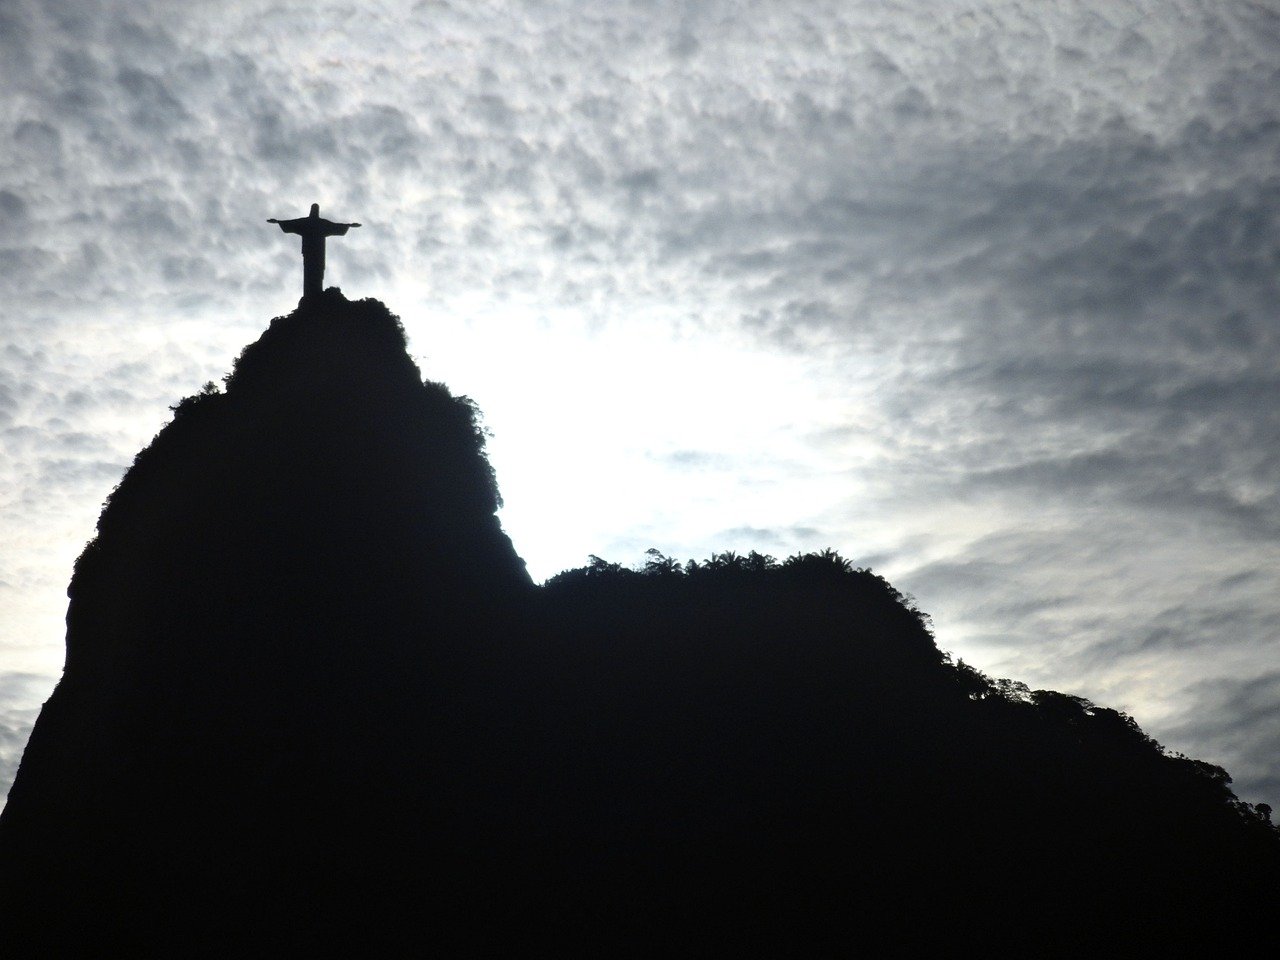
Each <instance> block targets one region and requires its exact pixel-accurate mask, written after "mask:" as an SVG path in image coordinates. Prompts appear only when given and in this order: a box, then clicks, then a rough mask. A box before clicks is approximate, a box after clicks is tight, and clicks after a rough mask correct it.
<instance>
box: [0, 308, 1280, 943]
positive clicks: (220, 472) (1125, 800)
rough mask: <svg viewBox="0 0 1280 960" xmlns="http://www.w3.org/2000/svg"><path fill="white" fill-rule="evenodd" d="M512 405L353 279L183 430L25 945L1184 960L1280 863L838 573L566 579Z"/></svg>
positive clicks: (60, 697)
mask: <svg viewBox="0 0 1280 960" xmlns="http://www.w3.org/2000/svg"><path fill="white" fill-rule="evenodd" d="M499 503H500V501H499V498H498V491H497V485H496V482H495V479H494V475H493V472H492V470H491V468H490V467H489V464H488V462H487V460H486V459H485V456H484V434H483V430H482V429H481V427H480V426H479V420H478V412H477V410H476V408H475V406H474V405H473V404H471V402H470V401H468V400H467V399H466V398H456V397H453V396H451V395H450V394H449V392H448V391H447V390H446V389H445V388H444V387H443V386H441V385H439V384H433V383H430V382H427V383H423V382H422V380H421V377H420V374H419V372H418V370H417V368H416V366H415V365H414V364H413V363H412V361H411V360H410V359H409V357H408V356H407V354H406V352H405V343H404V335H403V331H402V329H401V328H400V325H399V321H398V320H397V319H396V318H395V317H394V316H393V315H392V314H391V313H390V312H389V311H387V309H386V308H385V307H384V306H383V305H382V304H380V303H378V302H377V301H372V300H365V301H360V302H349V301H347V300H346V299H345V298H343V297H342V295H341V294H340V293H339V292H338V291H336V290H329V291H326V292H325V293H324V294H322V295H320V296H313V297H308V298H306V299H305V300H304V301H303V303H302V304H301V305H300V306H299V309H298V310H297V311H295V312H294V313H292V314H290V315H289V316H287V317H279V318H276V319H275V320H274V321H272V324H271V326H270V328H269V329H268V330H267V331H266V332H265V333H264V334H263V336H262V337H261V339H259V340H258V341H257V342H256V343H255V344H253V345H251V346H249V347H247V348H246V349H245V351H244V352H243V353H242V355H241V356H240V358H239V359H238V360H237V362H236V364H235V368H234V371H233V373H232V374H231V375H230V376H229V377H227V378H226V385H225V391H219V390H217V389H216V388H215V387H214V386H213V385H212V384H210V385H207V386H206V388H205V390H204V391H203V392H201V393H200V394H197V395H196V396H193V397H190V398H188V399H186V400H184V401H182V402H181V403H179V404H178V405H177V406H175V407H174V417H173V420H172V422H171V423H170V424H168V425H167V426H166V427H165V428H164V430H162V431H161V433H160V434H159V435H158V436H157V437H156V439H155V440H154V441H153V442H152V444H151V445H150V446H148V447H147V448H146V449H145V450H144V451H142V453H140V454H139V456H138V458H137V460H136V461H135V463H134V465H133V467H132V468H131V469H130V470H129V472H128V474H127V475H126V476H125V478H124V480H123V481H122V482H121V484H120V485H119V487H118V488H117V489H116V490H115V491H114V492H113V493H112V495H111V497H110V498H109V500H108V502H107V504H106V505H105V507H104V510H103V513H102V516H101V519H100V520H99V524H98V534H97V536H96V538H95V539H94V540H93V541H92V542H91V543H90V544H89V545H88V546H87V547H86V549H85V551H84V553H83V554H82V556H81V557H80V559H79V561H78V562H77V565H76V569H75V573H74V576H73V579H72V582H71V586H70V589H69V595H70V597H71V604H70V608H69V611H68V618H67V623H68V629H67V663H66V669H65V673H64V676H63V679H62V681H61V683H60V684H59V686H58V688H57V690H55V692H54V694H53V696H52V697H51V698H50V700H49V702H48V703H47V704H46V705H45V708H44V710H43V711H42V713H41V715H40V719H39V721H38V723H37V725H36V728H35V731H34V732H33V734H32V738H31V741H30V744H29V746H28V748H27V751H26V754H25V755H24V757H23V762H22V766H21V768H20V770H19V774H18V778H17V781H16V783H15V785H14V788H13V790H12V792H11V794H10V800H9V804H8V807H7V808H6V810H5V811H4V814H3V817H0V916H3V917H4V918H5V921H4V922H5V926H6V930H5V933H4V936H5V941H6V943H7V944H8V945H9V946H10V947H11V948H12V951H13V952H11V953H8V954H7V955H11V956H35V955H42V956H50V955H53V956H103V955H107V954H110V953H116V952H122V953H123V954H124V955H129V956H135V957H149V956H154V957H170V956H228V955H247V956H259V955H263V956H265V955H272V956H280V955H285V956H294V955H303V954H317V953H320V954H330V953H332V954H337V955H352V956H363V955H368V956H380V955H400V954H405V953H409V952H413V953H431V952H436V953H440V954H443V955H479V954H489V953H494V952H498V951H503V952H514V951H518V952H520V953H522V954H527V953H533V952H543V951H550V950H555V951H556V952H558V953H571V954H586V953H591V954H593V955H598V954H604V955H617V954H627V955H645V956H651V955H654V954H681V955H689V954H702V953H708V954H709V953H711V952H713V951H714V952H717V953H718V952H723V951H724V950H726V949H730V950H736V951H738V952H748V953H751V954H753V955H762V954H769V955H776V954H778V953H788V954H792V953H794V954H804V955H815V954H816V955H825V954H834V953H837V952H839V953H842V954H843V953H848V952H851V951H858V950H865V951H867V952H874V953H878V954H880V953H886V952H892V953H906V954H911V953H917V952H923V951H924V950H926V949H927V950H935V951H936V950H945V951H946V952H948V953H950V954H960V955H964V954H968V953H976V952H978V951H979V950H982V951H984V952H985V951H987V950H990V949H992V948H993V947H995V948H998V947H999V946H1005V947H1007V948H1010V949H1018V950H1019V951H1020V952H1023V953H1030V954H1032V955H1036V956H1077V955H1079V954H1080V953H1082V952H1084V951H1086V950H1095V951H1097V950H1102V951H1104V952H1105V953H1107V954H1111V955H1116V954H1119V953H1126V954H1128V955H1139V956H1143V955H1151V956H1155V955H1160V956H1178V955H1184V954H1189V953H1191V952H1199V951H1203V950H1206V949H1213V950H1214V951H1215V952H1220V951H1221V950H1223V949H1231V948H1235V947H1238V946H1241V945H1246V944H1249V943H1250V938H1251V937H1254V936H1257V935H1259V934H1260V933H1262V932H1266V931H1268V930H1269V927H1268V925H1269V924H1270V922H1271V909H1272V905H1273V904H1274V903H1275V902H1276V895H1277V893H1280V883H1278V881H1277V877H1280V839H1278V837H1277V832H1276V830H1275V829H1274V828H1273V827H1272V826H1271V825H1270V823H1269V821H1268V819H1267V817H1266V816H1265V813H1260V812H1259V811H1258V810H1255V809H1253V808H1252V807H1250V806H1249V805H1247V804H1243V803H1241V802H1240V801H1238V800H1237V799H1236V798H1235V797H1234V795H1233V794H1232V793H1231V791H1230V789H1229V786H1228V784H1229V778H1228V777H1227V775H1226V774H1225V772H1224V771H1222V770H1220V769H1218V768H1216V767H1212V766H1210V765H1208V764H1203V763H1200V762H1197V761H1193V760H1188V759H1185V758H1181V757H1176V756H1169V755H1168V754H1166V753H1165V752H1164V751H1163V750H1161V749H1160V747H1159V745H1158V744H1156V743H1154V742H1153V741H1151V740H1150V739H1149V738H1148V737H1146V736H1145V735H1144V734H1143V733H1142V731H1141V730H1139V729H1138V728H1137V726H1136V725H1135V724H1134V723H1133V722H1132V720H1130V719H1129V718H1127V717H1125V716H1124V715H1123V714H1119V713H1117V712H1115V711H1112V710H1108V709H1105V708H1102V707H1098V706H1096V705H1094V704H1091V703H1089V702H1088V701H1084V700H1082V699H1080V698H1077V697H1071V696H1068V695H1065V694H1060V693H1055V692H1052V691H1029V690H1027V689H1026V688H1025V687H1021V686H1020V685H1017V684H1012V683H1009V682H1007V681H997V682H993V681H991V680H990V679H988V678H987V677H985V676H983V675H982V674H980V673H978V672H977V671H975V670H973V669H971V668H969V667H966V666H965V665H964V664H960V663H954V662H952V661H951V660H950V659H949V658H948V657H947V656H945V655H944V654H942V653H941V652H940V651H939V650H938V649H937V647H936V645H935V644H934V641H933V638H932V636H931V634H930V631H929V629H928V624H927V620H926V618H925V617H924V616H923V615H922V614H921V613H920V612H919V611H918V610H916V609H915V607H914V606H913V605H912V604H911V603H909V602H908V601H906V600H905V598H904V597H903V596H902V595H901V594H899V593H898V592H897V591H896V590H894V589H893V588H892V587H891V586H890V585H889V584H888V583H886V582H885V581H884V580H883V579H882V578H880V577H878V576H876V575H875V574H873V573H871V572H870V571H867V570H860V569H854V568H852V567H851V566H850V565H849V564H848V563H847V562H845V561H844V560H843V559H842V558H840V557H839V556H837V555H835V554H832V553H830V552H828V553H824V554H817V555H810V556H801V557H793V558H790V559H789V560H786V561H784V562H781V563H780V562H778V561H775V560H774V559H773V558H770V557H765V556H762V555H760V554H754V553H753V554H750V555H748V556H746V557H738V556H735V555H733V554H721V555H718V556H715V557H712V558H711V559H710V560H708V561H706V562H704V563H701V564H696V563H690V564H688V565H684V566H681V565H679V564H676V563H674V562H673V561H671V560H669V559H668V558H666V557H663V556H661V555H660V554H656V553H654V554H652V555H651V558H650V561H649V563H648V564H647V565H646V568H645V569H644V570H643V571H630V570H626V569H624V568H621V567H617V566H616V565H612V564H608V563H606V562H604V561H600V560H597V559H594V558H593V560H592V563H591V564H589V565H588V566H587V567H584V568H582V569H581V570H575V571H566V572H565V573H563V574H561V575H559V576H557V577H554V578H552V580H551V581H549V582H548V583H547V584H546V585H545V586H543V587H541V588H536V587H534V586H533V585H532V583H531V582H530V580H529V577H528V575H527V573H526V572H525V569H524V564H523V562H522V561H521V560H520V559H519V557H518V556H517V555H516V553H515V550H514V549H513V547H512V545H511V543H510V540H509V539H508V538H507V537H506V536H505V534H503V532H502V530H501V528H500V525H499V523H498V520H497V518H496V515H495V511H496V509H497V508H498V506H499Z"/></svg>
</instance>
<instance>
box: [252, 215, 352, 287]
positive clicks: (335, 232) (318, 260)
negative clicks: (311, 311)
mask: <svg viewBox="0 0 1280 960" xmlns="http://www.w3.org/2000/svg"><path fill="white" fill-rule="evenodd" d="M267 223H275V224H279V225H280V229H281V230H283V231H284V232H285V233H296V234H300V235H301V236H302V295H303V296H304V297H309V296H313V295H314V294H317V293H319V292H320V291H321V290H322V289H324V246H325V244H324V241H325V238H326V237H341V236H345V235H346V232H347V231H348V230H349V229H350V228H352V227H358V226H360V224H358V223H335V222H334V221H332V220H325V219H324V218H323V217H321V216H320V204H318V203H313V204H312V205H311V213H310V214H308V215H307V216H305V217H298V218H296V219H294V220H277V219H275V218H274V217H272V218H271V219H269V220H268V221H267Z"/></svg>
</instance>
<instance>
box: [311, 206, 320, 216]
mask: <svg viewBox="0 0 1280 960" xmlns="http://www.w3.org/2000/svg"><path fill="white" fill-rule="evenodd" d="M311 216H313V217H318V216H320V204H318V203H313V204H312V205H311Z"/></svg>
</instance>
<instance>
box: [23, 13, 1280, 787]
mask: <svg viewBox="0 0 1280 960" xmlns="http://www.w3.org/2000/svg"><path fill="white" fill-rule="evenodd" d="M1278 93H1280V4H1277V3H1276V2H1273V0H1265V2H1256V3H1249V2H1240V0H1231V2H1227V0H1221V2H1207V0H1073V2H1069V3H1068V2H1043V3H1038V4H1025V3H1019V2H1013V0H991V2H985V3H972V4H951V5H939V4H936V3H925V2H895V3H885V2H870V0H832V2H826V0H806V2H803V3H802V2H799V0H795V2H782V0H735V2H730V0H701V2H697V3H675V2H663V0H648V2H641V0H635V2H606V3H597V4H586V3H582V2H577V3H574V2H557V0H546V2H533V0H530V2H523V3H514V2H513V3H485V2H467V3H461V2H458V3H454V2H445V0H438V2H416V3H414V2H408V0H404V2H395V0H387V2H360V3H343V2H331V3H309V4H303V3H288V2H273V0H244V2H234V0H220V2H217V3H213V2H208V0H188V2H185V3H182V4H178V3H168V2H158V0H127V2H126V0H39V2H37V0H0V135H2V136H3V137H4V138H5V142H6V143H7V144H8V145H9V146H8V148H7V149H6V150H4V151H2V152H0V297H2V298H3V300H2V302H3V304H4V307H3V310H0V450H2V451H3V452H2V454H0V783H3V784H5V785H7V783H8V780H9V778H10V777H11V776H12V771H13V769H14V766H15V765H16V762H17V758H18V756H19V755H20V751H21V747H22V744H23V743H24V742H25V738H26V735H27V731H28V729H29V725H30V723H31V721H32V719H33V718H34V715H35V710H36V708H37V707H38V704H39V702H40V700H41V699H42V698H43V697H45V696H46V695H47V694H48V691H49V690H50V689H51V687H52V685H53V683H54V682H55V680H56V678H57V675H58V672H59V670H60V668H61V663H62V652H63V647H62V643H63V628H62V622H61V621H62V617H63V615H64V613H65V607H66V598H65V588H66V583H67V580H68V579H69V577H70V572H71V564H72V562H73V560H74V558H75V556H76V555H77V554H78V553H79V551H80V549H81V548H82V547H83V545H84V543H85V541H86V540H88V539H89V538H90V537H91V536H92V534H93V525H94V521H95V519H96V515H97V512H98V510H99V508H100V505H101V503H102V501H103V499H104V498H105V497H106V496H107V494H108V493H109V492H110V491H111V489H112V487H113V485H114V484H115V483H116V482H117V481H118V480H119V478H120V476H121V475H122V473H123V472H124V470H125V469H126V467H127V466H128V464H129V463H130V461H131V460H132V457H133V455H134V454H135V453H136V452H137V450H138V449H139V448H140V447H141V446H142V445H143V444H145V443H146V442H147V441H148V440H149V439H150V438H151V437H152V436H153V435H154V434H155V433H156V431H157V430H158V429H159V428H160V427H161V426H162V424H163V423H164V422H165V421H166V419H167V417H168V407H169V405H171V404H173V403H176V402H177V400H178V399H180V398H181V397H183V396H185V395H188V394H191V393H193V392H195V391H196V390H198V389H199V387H200V386H201V384H203V383H204V382H205V381H208V380H215V381H216V380H219V379H220V378H221V377H222V376H223V375H224V374H226V373H227V372H228V371H229V369H230V365H231V362H232V360H233V358H234V357H235V356H236V355H237V354H238V353H239V351H240V349H241V348H242V347H243V346H244V345H245V344H246V343H248V342H250V341H251V340H253V339H255V338H256V336H257V335H258V333H259V332H260V331H261V330H262V329H263V328H264V327H265V325H266V323H267V322H268V321H269V319H270V318H271V317H272V316H275V315H278V314H282V313H286V312H288V311H289V310H290V309H291V308H292V307H293V305H294V304H295V303H296V300H297V297H298V295H299V294H300V291H301V263H300V258H299V255H298V249H297V239H296V238H294V237H286V236H284V235H282V234H281V233H280V232H279V230H278V229H277V228H276V227H274V226H270V225H268V224H266V223H265V222H264V221H265V219H266V218H267V217H279V218H287V217H294V216H301V215H303V214H305V213H306V210H307V207H308V205H309V204H310V203H312V202H313V201H318V202H319V203H320V204H321V206H322V212H323V213H324V214H325V215H327V216H329V217H331V218H332V219H336V220H344V221H345V220H358V221H362V222H363V224H364V226H363V227H361V228H360V229H359V230H356V231H352V232H351V233H350V234H348V236H346V237H342V238H338V239H336V240H333V241H331V242H330V247H329V258H328V259H329V271H328V275H327V283H329V284H335V285H338V286H341V287H342V288H343V290H344V292H345V293H346V294H347V295H348V296H349V297H353V298H355V297H364V296H373V297H377V298H379V299H381V300H383V301H385V302H386V303H387V304H388V305H389V306H390V307H391V309H392V310H393V311H394V312H396V313H397V314H399V315H400V316H401V317H402V319H403V320H404V323H405V327H406V329H407V331H408V332H409V335H410V339H411V349H412V351H413V353H414V355H415V358H416V359H417V360H418V362H419V364H420V366H421V367H422V370H423V373H424V375H425V376H427V377H430V378H431V379H435V380H441V381H443V382H445V383H447V384H448V385H449V386H450V388H451V389H452V390H453V391H454V392H456V393H465V394H467V395H469V396H471V397H472V398H474V399H475V400H476V401H477V402H478V403H479V404H480V406H481V408H482V409H483V410H484V412H485V415H486V419H487V423H488V426H489V427H490V428H491V430H492V431H493V438H492V440H491V441H490V452H491V457H492V460H493V462H494V465H495V467H496V469H497V471H498V478H499V482H500V485H501V488H502V492H503V495H504V497H505V500H506V507H505V508H504V511H503V514H502V519H503V523H504V526H505V527H506V529H507V531H508V532H509V533H510V534H511V536H512V538H513V539H514V541H515V544H516V547H517V549H518V550H519V551H520V553H521V554H522V556H524V557H525V558H526V559H527V560H528V562H529V565H530V569H531V571H532V572H533V573H534V575H535V577H537V578H538V579H543V578H545V577H547V576H550V575H551V574H554V573H555V572H557V571H558V570H560V569H563V568H565V567H569V566H576V565H580V564H582V563H583V562H585V560H586V558H587V555H588V554H592V553H594V554H599V555H601V556H605V557H607V558H609V559H611V560H615V561H620V562H624V563H637V562H639V561H640V560H641V559H642V555H643V551H644V550H645V549H646V548H647V547H657V548H659V549H661V550H663V551H664V552H665V553H668V554H672V555H675V556H677V557H679V558H681V559H683V558H686V557H699V558H701V557H705V556H707V555H708V554H710V553H711V552H712V551H721V550H730V549H732V550H737V551H740V552H744V551H747V550H751V549H758V550H761V551H763V552H768V553H773V554H775V555H777V556H785V555H787V554H790V553H794V552H796V551H801V550H809V549H820V548H823V547H827V546H832V547H835V548H837V549H839V550H840V551H841V552H842V553H844V554H845V555H846V556H848V557H850V558H851V559H853V560H854V561H855V562H856V563H858V564H860V565H870V566H872V567H873V568H874V569H876V570H877V571H879V572H881V573H884V574H885V575H886V576H888V577H889V578H890V579H891V580H892V581H893V582H894V584H895V585H897V586H898V587H900V588H901V589H904V590H908V591H910V592H911V593H912V594H914V595H915V597H916V598H917V600H918V602H919V604H920V606H921V607H922V608H923V609H925V610H927V611H929V612H930V613H931V614H932V615H933V618H934V621H935V627H936V633H937V637H938V641H939V644H940V646H942V647H943V648H944V649H947V650H950V651H952V652H953V653H955V654H957V655H959V656H961V657H963V658H964V659H965V660H967V661H969V662H971V663H973V664H975V665H976V666H978V667H979V668H981V669H983V670H984V671H986V672H988V673H990V674H992V675H993V676H1005V677H1012V678H1015V679H1019V680H1023V681H1026V682H1027V683H1029V684H1031V685H1032V686H1033V687H1052V688H1055V689H1060V690H1064V691H1068V692H1072V693H1077V694H1081V695H1084V696H1088V697H1090V698H1093V699H1095V700H1098V701H1099V702H1101V703H1104V704H1106V705H1108V706H1113V707H1116V708H1120V709H1124V710H1128V711H1129V712H1131V713H1132V714H1133V715H1134V716H1135V717H1136V718H1137V720H1138V721H1139V722H1140V723H1141V724H1142V726H1143V727H1144V728H1145V729H1146V730H1147V731H1148V732H1149V733H1152V734H1153V735H1155V736H1156V737H1157V738H1158V739H1160V740H1161V741H1162V742H1164V743H1165V744H1166V746H1168V747H1170V748H1171V749H1177V750H1181V751H1183V752H1186V753H1188V754H1191V755H1193V756H1197V757H1200V758H1203V759H1207V760H1211V761H1213V762H1216V763H1220V764H1223V765H1225V766H1226V767H1227V769H1228V770H1229V771H1230V772H1231V773H1232V774H1233V775H1234V777H1235V778H1236V786H1237V790H1238V792H1239V793H1240V794H1241V795H1242V796H1243V797H1244V798H1245V799H1248V800H1252V801H1255V802H1256V801H1261V800H1266V801H1268V802H1270V803H1271V804H1272V805H1273V806H1276V807H1277V808H1280V658H1278V656H1277V655H1278V654H1280V589H1277V588H1278V587H1280V582H1278V581H1280V566H1278V564H1277V561H1278V560H1280V499H1278V497H1277V494H1278V491H1280V460H1278V459H1277V457H1278V454H1280V443H1278V442H1277V441H1280V403H1278V402H1277V401H1280V359H1278V357H1277V345H1278V344H1280V308H1278V307H1277V303H1280V298H1278V297H1277V285H1278V282H1280V95H1278Z"/></svg>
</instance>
